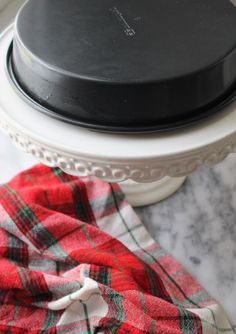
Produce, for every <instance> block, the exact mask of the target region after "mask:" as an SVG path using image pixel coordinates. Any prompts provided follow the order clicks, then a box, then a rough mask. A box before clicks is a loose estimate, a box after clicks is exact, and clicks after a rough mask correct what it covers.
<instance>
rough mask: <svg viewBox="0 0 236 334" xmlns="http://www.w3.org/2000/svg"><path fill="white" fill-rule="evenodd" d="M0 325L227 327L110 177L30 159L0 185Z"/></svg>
mask: <svg viewBox="0 0 236 334" xmlns="http://www.w3.org/2000/svg"><path fill="white" fill-rule="evenodd" d="M0 333H8V334H11V333H12V334H19V333H31V334H36V333H45V334H46V333H47V334H49V333H53V334H54V333H60V334H64V333H76V334H77V333H79V334H80V333H81V334H85V333H86V334H92V333H97V334H98V333H100V334H101V333H105V334H112V333H117V334H126V333H132V334H144V333H149V334H151V333H161V334H162V333H163V334H168V333H169V334H178V333H188V334H192V333H199V334H200V333H201V334H202V333H226V334H229V333H233V328H232V327H231V326H230V324H229V322H228V321H227V319H226V317H225V315H224V312H223V311H222V309H221V308H220V306H219V305H217V304H216V302H215V301H214V300H212V299H211V298H210V297H209V295H208V294H207V293H206V292H205V291H204V290H203V289H202V287H201V286H200V285H199V284H198V283H197V282H196V281H195V280H194V279H193V278H192V277H191V276H190V275H189V274H188V273H187V272H186V271H185V270H184V269H183V268H182V266H181V265H180V264H179V263H177V262H176V261H175V260H174V259H173V258H172V257H171V256H170V255H168V254H167V253H165V251H164V250H163V249H161V247H160V246H159V244H157V243H156V242H154V241H153V240H152V238H151V237H150V236H149V234H148V233H147V231H146V230H145V228H144V226H143V225H142V224H141V222H140V220H139V219H138V217H137V216H136V214H135V213H134V211H133V210H132V208H131V207H130V205H129V204H128V203H127V202H126V201H125V199H124V195H123V193H122V192H121V190H120V188H119V186H118V185H115V184H108V183H105V182H103V181H100V180H98V179H95V178H93V177H85V178H77V177H73V176H69V175H67V174H65V173H63V172H62V171H60V170H59V169H51V168H48V167H45V166H43V165H37V166H35V167H33V168H31V169H29V170H27V171H25V172H23V173H21V174H19V175H18V176H16V177H15V178H14V179H13V180H12V181H11V182H9V183H8V184H6V185H3V186H1V187H0Z"/></svg>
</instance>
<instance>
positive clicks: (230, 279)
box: [0, 0, 236, 325]
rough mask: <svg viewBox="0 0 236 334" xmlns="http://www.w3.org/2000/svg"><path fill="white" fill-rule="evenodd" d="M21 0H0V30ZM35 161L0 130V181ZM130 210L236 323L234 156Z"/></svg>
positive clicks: (235, 163)
mask: <svg viewBox="0 0 236 334" xmlns="http://www.w3.org/2000/svg"><path fill="white" fill-rule="evenodd" d="M22 2H23V0H0V30H2V29H3V27H4V26H5V25H6V24H7V23H9V22H10V21H11V20H12V19H13V18H14V15H15V12H16V10H17V8H18V7H19V6H20V5H21V4H22ZM34 163H36V161H35V160H34V159H33V158H32V157H30V156H29V155H27V154H25V153H23V152H21V151H19V149H18V148H16V147H14V146H13V144H12V143H11V142H10V139H9V138H8V137H6V136H5V135H3V134H2V133H0V183H3V182H6V181H8V180H9V179H10V178H11V177H12V176H13V175H15V174H16V173H18V172H19V171H21V170H23V169H25V168H27V167H29V166H31V165H33V164H34ZM136 212H137V213H138V215H139V216H140V218H141V219H142V221H143V222H144V224H145V225H146V227H147V229H148V230H149V232H150V233H151V234H152V236H153V237H154V239H156V240H157V241H158V242H160V244H161V245H162V247H163V248H164V249H165V250H167V251H169V252H170V253H171V254H172V255H173V256H174V257H175V258H176V259H177V260H179V261H180V262H181V263H182V264H183V265H184V266H185V267H186V268H187V269H188V270H189V271H190V272H191V273H192V274H193V275H194V276H195V277H196V278H197V279H198V280H199V282H200V283H201V284H202V285H203V286H204V287H205V289H206V290H207V291H208V292H209V293H210V294H211V295H212V296H213V297H214V298H215V299H216V300H217V301H218V302H219V303H220V304H221V305H222V306H223V308H224V309H225V310H226V312H227V314H228V316H229V318H230V320H231V322H232V324H233V325H236V302H235V300H236V155H231V156H230V157H229V158H227V159H226V160H225V161H224V162H222V163H221V164H219V165H217V166H215V167H214V168H201V169H200V170H198V171H197V172H195V173H194V174H193V175H191V176H189V177H188V179H187V181H186V183H185V184H184V185H183V186H182V188H181V189H180V190H179V191H178V192H177V193H176V194H174V195H173V196H172V197H170V198H169V199H167V200H165V201H163V202H161V203H158V204H155V205H152V206H149V207H145V208H139V209H136Z"/></svg>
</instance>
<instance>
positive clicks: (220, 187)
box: [136, 155, 236, 325]
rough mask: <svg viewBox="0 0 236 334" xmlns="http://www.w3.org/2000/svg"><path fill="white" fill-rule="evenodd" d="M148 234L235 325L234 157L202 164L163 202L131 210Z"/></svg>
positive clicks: (235, 177) (235, 168)
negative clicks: (215, 301)
mask: <svg viewBox="0 0 236 334" xmlns="http://www.w3.org/2000/svg"><path fill="white" fill-rule="evenodd" d="M136 211H137V213H138V215H139V216H140V217H141V219H142V221H143V222H144V224H145V225H146V227H147V229H148V230H149V232H150V233H151V234H152V235H153V237H154V238H155V239H156V240H157V241H159V242H160V244H161V245H162V247H163V248H164V249H166V250H167V251H168V252H170V253H171V254H172V255H173V256H174V257H175V258H176V259H177V260H179V261H180V262H181V263H182V264H183V265H184V266H185V267H186V268H187V269H188V270H189V271H190V272H191V273H192V274H193V275H194V276H195V277H196V278H197V279H198V281H199V282H200V283H201V284H202V285H203V286H204V287H205V289H206V290H207V291H208V292H209V293H210V294H211V295H212V296H213V297H214V298H215V299H216V300H217V301H218V302H219V303H220V304H221V305H222V306H223V307H224V309H225V310H226V312H227V314H228V315H229V317H230V319H231V322H232V323H233V324H234V325H235V324H236V303H235V300H236V155H231V156H230V157H228V158H227V159H226V160H225V161H224V162H222V163H221V164H219V165H217V166H215V167H213V168H201V169H200V170H198V171H197V172H195V173H194V174H192V175H191V176H190V177H189V178H188V179H187V181H186V183H185V184H184V186H183V187H182V188H181V189H180V190H179V191H178V192H177V193H176V194H174V195H173V196H172V197H170V198H168V199H167V200H165V201H163V202H161V203H158V204H155V205H152V206H149V207H145V208H140V209H136Z"/></svg>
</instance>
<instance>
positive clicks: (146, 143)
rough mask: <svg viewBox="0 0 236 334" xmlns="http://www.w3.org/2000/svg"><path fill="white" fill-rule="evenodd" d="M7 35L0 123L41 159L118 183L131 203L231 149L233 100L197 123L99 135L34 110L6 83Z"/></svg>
mask: <svg viewBox="0 0 236 334" xmlns="http://www.w3.org/2000/svg"><path fill="white" fill-rule="evenodd" d="M12 36H13V32H12V27H10V28H8V29H7V30H6V31H5V32H4V33H3V34H2V36H1V37H0V125H1V128H2V129H3V130H5V131H6V132H7V133H8V134H9V135H10V137H11V138H12V140H13V142H14V143H15V144H17V145H18V147H20V148H21V149H23V150H24V151H26V152H28V153H30V154H32V155H33V156H34V157H36V158H37V159H38V160H39V161H41V162H42V163H44V164H46V165H48V166H55V167H59V168H60V169H62V170H63V171H64V172H66V173H68V174H72V175H78V176H85V175H95V176H97V177H98V178H101V179H104V180H106V181H109V182H119V183H120V185H121V187H122V188H123V190H124V192H125V193H126V195H127V198H128V200H129V201H130V203H131V204H132V205H134V206H141V205H147V204H151V203H155V202H157V201H160V200H162V199H164V198H166V197H168V196H170V195H171V194H172V193H174V192H175V191H176V190H177V189H178V188H179V187H180V186H181V185H182V183H183V182H184V180H185V178H186V176H187V175H189V174H190V173H192V172H193V171H195V170H196V169H197V168H198V167H199V166H201V165H207V166H211V165H214V164H216V163H218V162H220V161H221V160H223V159H224V158H225V157H226V156H227V155H228V154H229V153H231V152H234V151H235V148H236V102H234V103H232V104H231V105H230V106H229V107H227V110H225V111H224V112H223V113H220V114H218V115H217V116H214V117H211V118H209V119H208V120H206V121H204V122H201V123H199V124H198V125H195V126H191V127H188V128H185V129H180V130H178V131H171V132H169V133H162V134H148V135H147V134H143V135H119V134H105V133H98V132H94V131H90V130H86V129H83V128H80V127H78V126H75V125H70V124H67V123H64V122H61V121H58V120H55V119H52V118H50V117H48V116H46V115H43V114H41V113H39V112H38V111H36V110H34V109H33V108H32V107H31V106H29V105H28V104H27V103H26V102H25V101H24V100H23V99H22V98H21V97H20V96H19V95H18V94H17V93H16V91H15V90H14V89H13V88H12V86H11V85H10V83H9V81H8V78H7V74H6V68H5V59H6V52H7V49H8V47H9V44H10V42H11V40H12ZM32 84H33V83H32Z"/></svg>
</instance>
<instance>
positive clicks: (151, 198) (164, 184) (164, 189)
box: [119, 176, 186, 207]
mask: <svg viewBox="0 0 236 334" xmlns="http://www.w3.org/2000/svg"><path fill="white" fill-rule="evenodd" d="M185 179H186V177H169V176H166V177H164V178H163V179H161V180H159V181H156V182H152V183H138V182H134V181H130V180H128V181H124V182H120V183H119V185H120V187H121V189H122V190H123V192H124V193H125V195H126V198H127V200H128V202H129V203H130V204H131V205H132V206H134V207H139V206H144V205H150V204H154V203H157V202H159V201H162V200H164V199H165V198H167V197H169V196H170V195H172V194H173V193H174V192H176V191H177V190H178V189H179V188H180V187H181V185H182V184H183V182H184V181H185Z"/></svg>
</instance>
